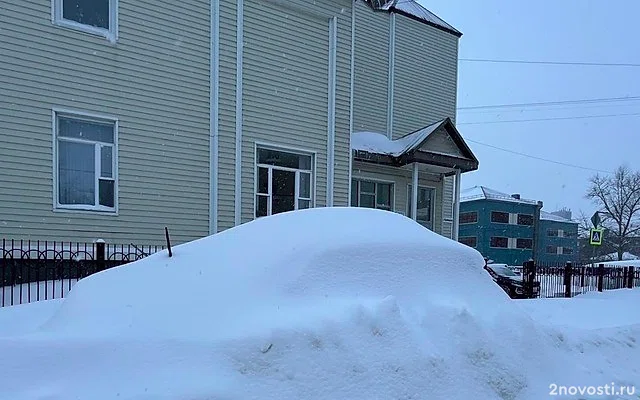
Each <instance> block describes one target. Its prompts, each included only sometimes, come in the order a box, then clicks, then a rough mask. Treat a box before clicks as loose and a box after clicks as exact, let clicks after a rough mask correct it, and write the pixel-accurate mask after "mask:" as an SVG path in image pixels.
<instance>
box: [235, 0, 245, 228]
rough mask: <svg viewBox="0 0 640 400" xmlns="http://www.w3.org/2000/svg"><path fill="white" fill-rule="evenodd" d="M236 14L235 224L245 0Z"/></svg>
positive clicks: (239, 206) (238, 218) (238, 216)
mask: <svg viewBox="0 0 640 400" xmlns="http://www.w3.org/2000/svg"><path fill="white" fill-rule="evenodd" d="M237 2H238V3H237V15H236V154H235V193H234V225H236V226H237V225H240V224H241V223H242V70H243V50H244V49H243V46H244V1H243V0H237Z"/></svg>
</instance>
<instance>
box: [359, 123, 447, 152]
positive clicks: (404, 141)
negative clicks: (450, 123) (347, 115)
mask: <svg viewBox="0 0 640 400" xmlns="http://www.w3.org/2000/svg"><path fill="white" fill-rule="evenodd" d="M444 122H445V120H440V121H438V122H435V123H433V124H431V125H429V126H427V127H424V128H422V129H420V130H419V131H415V132H413V133H410V134H408V135H406V136H404V137H401V138H399V139H395V140H391V139H389V138H388V137H387V135H385V134H382V133H377V132H354V133H353V134H352V135H351V149H352V150H359V151H366V152H369V153H374V154H384V155H389V156H392V157H400V156H401V155H403V154H406V153H407V152H409V151H412V150H415V149H416V148H417V147H418V146H419V145H420V144H421V143H423V142H424V140H425V139H426V138H428V137H429V135H431V134H432V133H433V132H435V131H436V130H437V129H438V128H439V127H440V126H442V124H443V123H444Z"/></svg>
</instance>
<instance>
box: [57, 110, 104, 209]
mask: <svg viewBox="0 0 640 400" xmlns="http://www.w3.org/2000/svg"><path fill="white" fill-rule="evenodd" d="M54 126H55V132H54V134H55V144H54V146H55V152H56V157H55V160H54V161H55V174H56V178H57V179H56V182H57V185H56V187H55V190H54V193H55V204H56V208H61V209H62V208H64V209H75V210H91V211H107V212H115V210H116V202H117V199H116V193H117V182H116V176H117V162H116V157H117V155H116V132H117V122H116V121H114V120H107V119H99V118H92V117H84V116H78V115H72V114H66V113H55V124H54Z"/></svg>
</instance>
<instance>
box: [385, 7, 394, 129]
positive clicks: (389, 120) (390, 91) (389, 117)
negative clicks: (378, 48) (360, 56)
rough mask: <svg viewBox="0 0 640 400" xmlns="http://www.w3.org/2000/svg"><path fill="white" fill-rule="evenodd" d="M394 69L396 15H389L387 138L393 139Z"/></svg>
mask: <svg viewBox="0 0 640 400" xmlns="http://www.w3.org/2000/svg"><path fill="white" fill-rule="evenodd" d="M395 68H396V14H395V13H390V14H389V76H388V81H387V84H388V87H387V137H388V138H389V139H393V107H394V104H393V97H394V93H393V87H394V86H395V78H394V76H395Z"/></svg>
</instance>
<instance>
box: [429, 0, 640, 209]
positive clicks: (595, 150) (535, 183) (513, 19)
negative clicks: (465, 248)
mask: <svg viewBox="0 0 640 400" xmlns="http://www.w3.org/2000/svg"><path fill="white" fill-rule="evenodd" d="M419 1H420V2H421V3H422V4H423V5H424V6H425V7H427V8H428V9H430V10H431V11H433V12H434V13H436V14H437V15H438V16H440V17H441V18H443V19H444V20H445V21H447V22H448V23H450V24H452V25H453V26H454V27H456V28H457V29H458V30H460V31H462V33H463V36H462V38H461V41H460V55H459V57H460V58H461V59H464V58H473V59H499V60H533V61H554V62H556V61H561V62H592V63H632V64H633V63H635V64H640V40H639V35H638V32H637V29H638V15H640V1H634V0H610V1H595V0H560V1H558V0H555V1H551V0H539V1H536V2H525V1H512V0H483V1H470V0H419ZM459 65H460V67H459V80H458V83H459V86H458V106H459V107H473V106H483V105H496V104H519V103H534V102H551V101H565V100H582V99H600V98H615V97H627V96H632V97H638V96H640V68H639V67H611V66H607V67H604V66H575V65H539V64H500V63H488V62H468V61H463V60H461V61H460V63H459ZM633 113H636V114H640V99H637V100H625V101H609V102H597V103H582V104H571V105H566V104H565V105H560V106H557V105H556V106H526V107H511V108H509V107H504V108H496V109H481V110H460V109H459V110H458V115H457V123H458V129H459V130H460V132H461V133H462V135H463V136H464V137H465V139H467V140H468V144H469V146H470V147H471V148H472V150H473V151H474V153H475V154H476V156H477V157H478V159H479V160H480V169H479V170H478V171H477V172H473V173H469V174H465V175H463V180H462V187H463V189H464V188H466V187H470V186H474V185H484V186H487V187H490V188H492V189H495V190H499V191H503V192H507V193H520V194H521V195H522V196H523V197H526V198H531V199H536V200H542V201H543V202H544V209H545V210H547V211H554V210H555V209H559V208H562V207H568V208H571V209H572V211H573V212H574V216H575V215H577V214H578V212H579V211H580V210H582V211H584V212H585V213H586V214H588V215H591V214H592V213H593V211H595V208H594V206H593V205H592V204H591V203H590V202H589V201H588V200H586V199H585V198H584V192H585V191H586V189H587V186H588V179H589V177H590V176H592V175H593V174H595V173H596V172H594V171H589V170H586V169H581V168H574V167H569V166H565V165H560V164H554V163H550V162H545V161H541V160H538V159H535V158H530V157H524V156H520V155H516V154H512V153H509V152H506V151H502V150H498V149H495V148H492V147H489V146H487V145H490V146H495V147H500V148H503V149H506V150H509V151H513V152H517V153H525V154H527V155H530V156H533V157H538V158H544V159H550V160H553V161H557V162H560V163H565V164H574V165H577V166H582V167H585V168H593V169H597V170H604V171H611V170H614V169H615V168H616V167H617V166H618V165H620V164H622V163H627V164H628V165H629V166H630V167H632V168H634V169H640V129H639V128H640V115H633V116H615V117H603V118H579V119H561V120H549V121H533V122H519V123H493V122H497V121H507V120H521V119H540V118H542V119H545V118H547V119H548V118H569V117H583V116H593V115H611V114H633ZM472 122H482V123H480V124H472ZM485 122H492V123H485ZM476 142H479V143H483V144H484V145H482V144H479V143H476Z"/></svg>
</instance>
